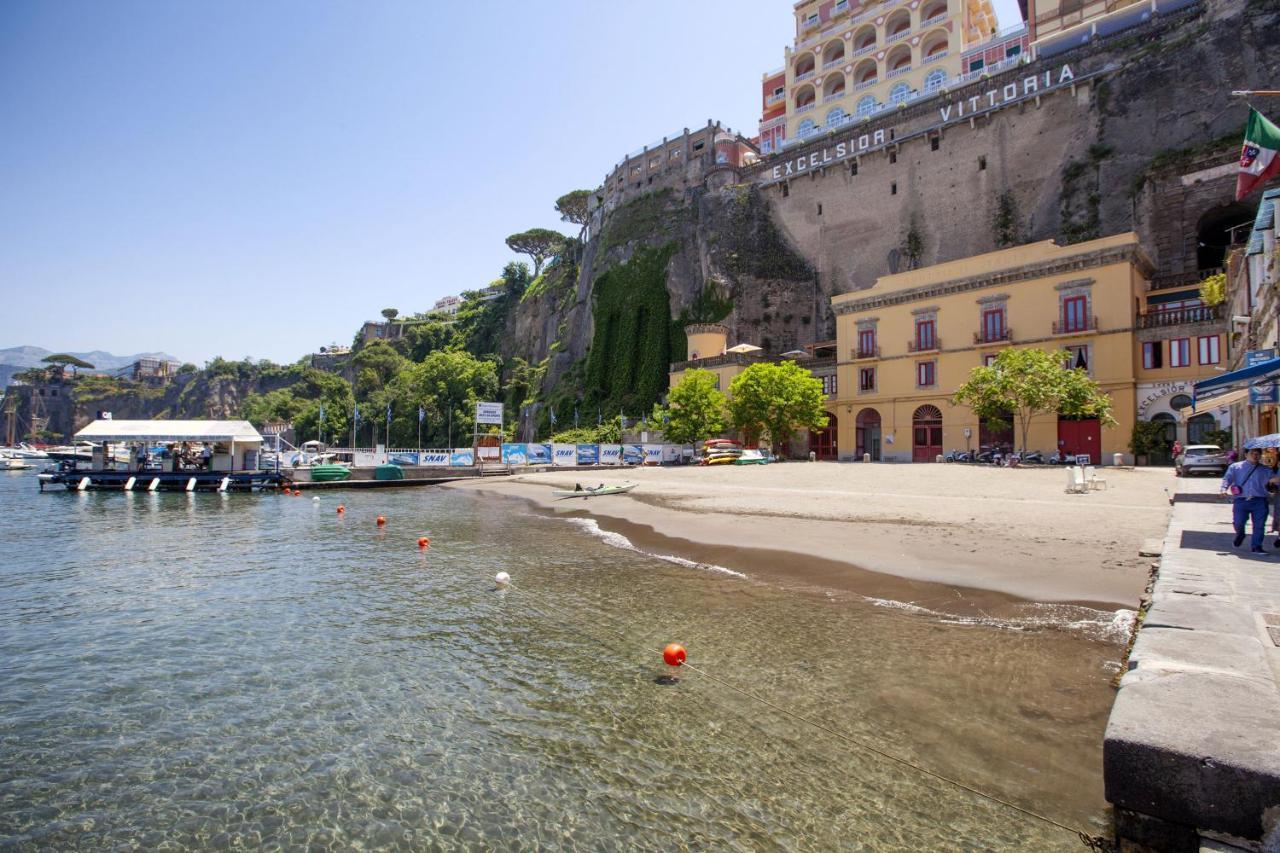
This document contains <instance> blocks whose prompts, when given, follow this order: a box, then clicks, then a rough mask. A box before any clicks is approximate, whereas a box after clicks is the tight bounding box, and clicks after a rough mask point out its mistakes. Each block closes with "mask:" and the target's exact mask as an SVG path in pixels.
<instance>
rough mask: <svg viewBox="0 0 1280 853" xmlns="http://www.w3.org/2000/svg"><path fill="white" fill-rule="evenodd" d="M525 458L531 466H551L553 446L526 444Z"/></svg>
mask: <svg viewBox="0 0 1280 853" xmlns="http://www.w3.org/2000/svg"><path fill="white" fill-rule="evenodd" d="M525 458H526V463H527V464H529V465H550V464H551V445H549V444H526V445H525Z"/></svg>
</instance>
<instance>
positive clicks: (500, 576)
mask: <svg viewBox="0 0 1280 853" xmlns="http://www.w3.org/2000/svg"><path fill="white" fill-rule="evenodd" d="M493 582H494V583H496V584H497V585H498V588H499V589H505V588H506V586H507V584H509V583H511V575H509V574H507V573H506V572H498V573H497V574H496V575H494V576H493Z"/></svg>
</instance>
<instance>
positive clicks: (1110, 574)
mask: <svg viewBox="0 0 1280 853" xmlns="http://www.w3.org/2000/svg"><path fill="white" fill-rule="evenodd" d="M1100 473H1101V474H1102V475H1103V476H1105V477H1106V480H1107V488H1106V489H1105V490H1102V491H1093V492H1090V493H1088V494H1085V495H1073V494H1066V493H1065V491H1064V488H1065V484H1066V474H1065V473H1064V471H1063V470H1062V469H1059V468H1044V469H1018V470H1010V469H998V468H990V467H982V466H972V465H914V466H913V465H860V464H836V463H806V462H794V463H784V464H775V465H766V466H754V465H753V466H725V467H716V468H702V467H696V466H690V467H676V468H631V469H625V470H619V471H616V472H614V471H605V470H590V471H578V470H574V469H565V470H563V471H546V472H539V473H529V474H516V475H513V476H511V477H505V478H486V479H484V480H471V481H465V482H459V483H456V484H451V485H450V486H449V488H461V489H468V490H478V491H480V492H486V493H495V494H500V495H507V496H510V497H515V498H522V499H524V500H527V501H530V502H532V503H533V504H534V505H536V506H537V507H539V508H540V509H541V510H542V511H546V512H555V513H572V514H585V515H588V516H590V517H591V518H593V519H595V521H596V523H597V524H599V525H600V527H601V528H602V529H604V530H608V531H612V532H617V533H619V534H621V535H624V536H626V537H627V538H628V539H630V540H631V541H632V543H633V544H635V545H636V546H637V547H639V548H641V549H642V550H645V551H650V552H653V553H659V554H670V555H673V556H678V557H681V558H684V559H688V560H693V561H696V562H699V563H706V564H712V565H718V566H723V567H725V568H728V569H732V570H735V571H740V572H743V573H745V574H747V575H749V576H752V577H757V578H761V579H770V580H775V581H778V582H782V583H790V584H796V585H802V586H813V587H824V588H834V589H840V590H847V591H851V592H856V593H858V594H860V595H864V596H868V597H872V598H884V599H889V600H894V601H910V602H913V603H915V604H919V605H921V606H926V607H929V608H930V609H938V610H945V611H947V612H965V613H968V612H974V611H978V612H982V613H984V614H986V613H990V612H991V611H992V610H996V611H999V610H1003V609H1005V608H1006V607H1010V606H1013V605H1014V603H1015V602H1018V601H1032V602H1044V603H1060V604H1080V605H1084V606H1089V607H1096V608H1100V609H1115V608H1117V607H1125V608H1131V607H1134V606H1135V605H1136V604H1137V600H1138V596H1139V595H1141V593H1142V591H1143V589H1144V587H1145V585H1146V581H1147V573H1148V568H1149V565H1150V562H1151V561H1150V559H1149V558H1142V557H1139V556H1138V548H1139V546H1140V545H1141V544H1142V542H1143V541H1144V540H1146V539H1150V538H1160V537H1162V536H1163V535H1164V530H1165V527H1166V526H1167V524H1168V519H1169V511H1170V507H1169V504H1168V500H1167V494H1166V491H1165V490H1166V489H1171V488H1172V483H1173V476H1172V474H1171V472H1170V471H1169V470H1168V469H1137V470H1120V469H1115V470H1113V469H1106V470H1101V469H1100ZM625 481H631V482H635V483H638V484H639V485H638V487H637V488H636V489H635V490H634V491H632V492H630V493H628V494H625V495H608V496H600V497H592V498H586V499H578V498H569V499H556V497H555V496H554V495H553V494H552V490H553V489H566V488H567V489H572V488H573V487H574V484H575V483H583V484H584V485H594V484H598V483H600V482H605V483H609V484H615V483H621V482H625Z"/></svg>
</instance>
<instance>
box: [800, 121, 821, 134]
mask: <svg viewBox="0 0 1280 853" xmlns="http://www.w3.org/2000/svg"><path fill="white" fill-rule="evenodd" d="M817 129H818V126H817V125H816V124H814V123H813V119H811V118H807V119H805V120H804V121H802V122H800V126H799V127H797V128H796V136H808V135H809V134H811V133H813V132H814V131H815V130H817Z"/></svg>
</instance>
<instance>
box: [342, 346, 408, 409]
mask: <svg viewBox="0 0 1280 853" xmlns="http://www.w3.org/2000/svg"><path fill="white" fill-rule="evenodd" d="M406 364H407V362H406V360H405V358H404V356H402V355H400V353H398V352H396V350H395V347H393V346H391V344H389V343H387V342H386V341H373V342H371V343H370V344H368V345H367V346H366V347H365V348H364V349H362V350H360V352H358V353H356V354H355V356H353V357H352V359H351V365H352V367H353V368H354V369H355V377H356V397H357V398H358V399H360V400H361V401H363V400H365V399H367V398H368V397H369V395H370V394H373V393H375V392H377V391H379V390H381V389H382V388H384V387H386V385H387V383H388V382H390V381H391V380H392V379H393V378H394V377H395V376H396V375H397V374H398V373H399V372H400V371H401V370H403V369H404V367H405V365H406Z"/></svg>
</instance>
